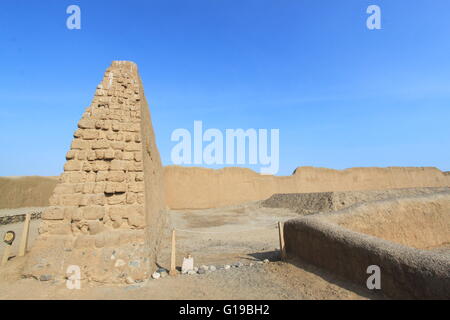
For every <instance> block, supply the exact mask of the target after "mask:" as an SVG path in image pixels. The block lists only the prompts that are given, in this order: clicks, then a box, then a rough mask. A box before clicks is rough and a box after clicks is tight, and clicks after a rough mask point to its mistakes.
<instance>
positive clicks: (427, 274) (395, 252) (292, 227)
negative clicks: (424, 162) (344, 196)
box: [284, 192, 450, 300]
mask: <svg viewBox="0 0 450 320" xmlns="http://www.w3.org/2000/svg"><path fill="white" fill-rule="evenodd" d="M449 210H450V192H447V193H441V194H435V195H428V196H423V197H414V198H405V199H398V200H387V201H378V202H372V203H368V204H364V205H360V206H358V207H356V208H353V207H352V208H347V209H344V210H341V211H338V212H333V213H327V214H317V215H311V216H307V217H302V218H298V219H293V220H289V221H288V222H286V223H285V224H284V239H285V245H286V254H287V258H288V259H293V260H295V259H301V260H302V261H305V262H307V263H310V264H313V265H315V266H318V267H320V268H324V269H327V270H328V271H329V272H331V273H333V274H335V275H338V276H341V277H344V278H346V279H348V280H351V281H352V282H354V283H357V284H359V285H360V286H361V287H366V281H367V279H368V278H369V276H370V274H367V268H368V267H369V266H372V265H376V266H378V267H380V271H381V274H380V275H381V278H380V279H381V291H382V292H383V293H385V294H386V295H388V296H390V297H392V298H398V299H446V300H448V299H450V290H449V288H450V255H449V251H448V249H444V248H445V247H446V246H447V245H448V243H449V242H448V241H450V229H449V228H450V211H449ZM429 247H430V248H433V249H434V250H419V249H417V248H420V249H423V248H429ZM440 247H442V248H443V251H441V250H439V251H438V250H437V249H438V248H440ZM445 252H447V253H445Z"/></svg>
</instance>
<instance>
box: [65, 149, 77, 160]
mask: <svg viewBox="0 0 450 320" xmlns="http://www.w3.org/2000/svg"><path fill="white" fill-rule="evenodd" d="M75 156H76V151H75V150H69V151H68V152H67V154H66V160H73V159H75Z"/></svg>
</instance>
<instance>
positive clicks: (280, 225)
mask: <svg viewBox="0 0 450 320" xmlns="http://www.w3.org/2000/svg"><path fill="white" fill-rule="evenodd" d="M278 234H279V236H280V256H281V260H282V261H283V260H284V259H285V258H286V249H285V247H284V233H283V223H282V222H281V221H279V222H278Z"/></svg>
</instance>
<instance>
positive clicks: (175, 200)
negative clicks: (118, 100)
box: [164, 166, 450, 209]
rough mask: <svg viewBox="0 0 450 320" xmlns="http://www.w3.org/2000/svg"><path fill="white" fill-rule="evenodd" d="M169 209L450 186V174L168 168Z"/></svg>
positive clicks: (430, 170)
mask: <svg viewBox="0 0 450 320" xmlns="http://www.w3.org/2000/svg"><path fill="white" fill-rule="evenodd" d="M164 180H165V193H166V201H167V205H168V206H169V207H170V208H171V209H206V208H215V207H222V206H229V205H236V204H239V203H243V202H248V201H258V200H264V199H267V198H269V197H270V196H272V195H273V194H277V193H312V192H331V191H362V190H386V189H401V188H423V187H449V186H450V176H448V175H445V174H444V173H443V172H442V171H440V170H439V169H437V168H407V167H391V168H351V169H346V170H332V169H325V168H313V167H300V168H298V169H297V170H295V172H294V173H293V175H291V176H285V177H279V176H267V175H260V174H258V173H256V172H254V171H252V170H250V169H246V168H224V169H220V170H214V169H207V168H198V167H179V166H168V167H165V168H164Z"/></svg>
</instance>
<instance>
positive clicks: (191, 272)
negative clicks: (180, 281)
mask: <svg viewBox="0 0 450 320" xmlns="http://www.w3.org/2000/svg"><path fill="white" fill-rule="evenodd" d="M187 274H188V275H190V276H192V275H194V274H197V271H194V270H189V271H188V272H187Z"/></svg>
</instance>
